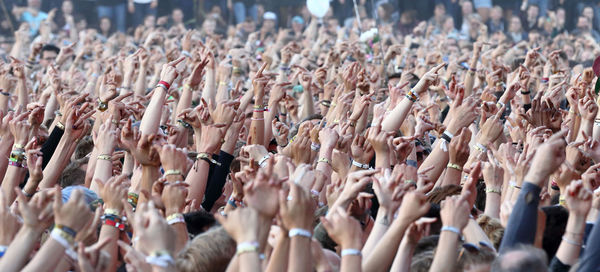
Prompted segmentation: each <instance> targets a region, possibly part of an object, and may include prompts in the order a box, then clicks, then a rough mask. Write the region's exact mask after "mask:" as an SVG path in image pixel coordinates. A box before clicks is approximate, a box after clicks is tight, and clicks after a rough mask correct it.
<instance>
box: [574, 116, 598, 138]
mask: <svg viewBox="0 0 600 272" xmlns="http://www.w3.org/2000/svg"><path fill="white" fill-rule="evenodd" d="M584 133H585V135H588V136H589V135H593V133H594V120H586V119H583V120H582V121H581V125H580V127H579V132H578V133H577V140H576V141H584V140H585V139H584V137H583V134H584Z"/></svg>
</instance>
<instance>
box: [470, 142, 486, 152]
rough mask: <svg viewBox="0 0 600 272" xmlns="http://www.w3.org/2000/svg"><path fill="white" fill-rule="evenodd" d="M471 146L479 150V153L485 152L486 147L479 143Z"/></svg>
mask: <svg viewBox="0 0 600 272" xmlns="http://www.w3.org/2000/svg"><path fill="white" fill-rule="evenodd" d="M473 148H475V149H476V150H478V151H480V152H481V153H486V152H487V148H486V147H485V146H483V145H482V144H480V143H476V144H474V145H473Z"/></svg>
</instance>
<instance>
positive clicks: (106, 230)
mask: <svg viewBox="0 0 600 272" xmlns="http://www.w3.org/2000/svg"><path fill="white" fill-rule="evenodd" d="M130 220H133V218H131V219H130ZM120 234H121V233H120V230H119V229H117V228H116V227H113V226H109V225H106V224H103V225H102V227H100V235H99V236H98V241H104V240H105V239H109V238H110V242H108V244H106V245H105V246H104V247H103V248H102V250H105V251H106V253H108V254H109V255H110V257H109V262H108V267H107V268H108V269H107V271H116V269H117V262H118V261H119V258H118V253H119V252H118V250H119V246H118V244H117V241H118V240H119V236H120Z"/></svg>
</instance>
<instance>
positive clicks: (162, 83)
mask: <svg viewBox="0 0 600 272" xmlns="http://www.w3.org/2000/svg"><path fill="white" fill-rule="evenodd" d="M157 85H162V86H164V87H165V90H169V89H170V88H171V84H169V82H166V81H164V80H161V81H159V82H158V84H157Z"/></svg>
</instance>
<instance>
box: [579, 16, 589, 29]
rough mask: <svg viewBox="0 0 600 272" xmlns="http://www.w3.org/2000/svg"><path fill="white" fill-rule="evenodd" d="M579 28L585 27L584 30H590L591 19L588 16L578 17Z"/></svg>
mask: <svg viewBox="0 0 600 272" xmlns="http://www.w3.org/2000/svg"><path fill="white" fill-rule="evenodd" d="M577 28H579V29H583V30H590V29H591V27H590V19H589V18H588V17H585V16H583V15H582V16H579V18H578V19H577Z"/></svg>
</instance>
